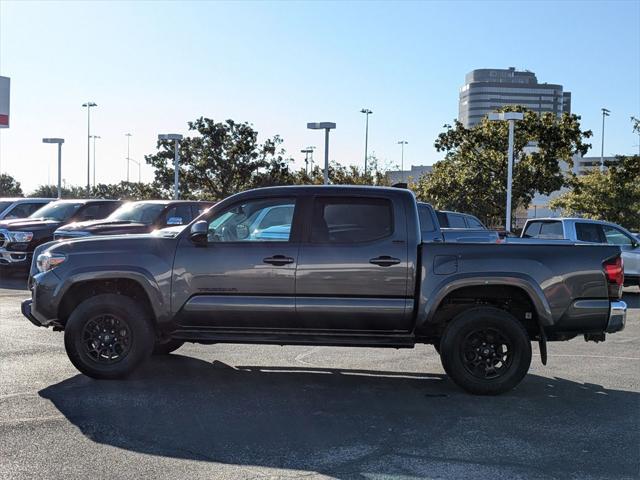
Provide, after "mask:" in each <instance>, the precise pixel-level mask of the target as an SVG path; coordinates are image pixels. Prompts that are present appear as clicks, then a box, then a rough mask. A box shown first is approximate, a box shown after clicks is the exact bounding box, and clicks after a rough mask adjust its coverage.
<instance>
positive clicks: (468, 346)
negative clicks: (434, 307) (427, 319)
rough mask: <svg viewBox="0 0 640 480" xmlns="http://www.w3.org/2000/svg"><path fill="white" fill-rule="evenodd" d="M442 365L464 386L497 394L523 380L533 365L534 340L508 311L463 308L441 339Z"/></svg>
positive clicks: (473, 391) (459, 384)
mask: <svg viewBox="0 0 640 480" xmlns="http://www.w3.org/2000/svg"><path fill="white" fill-rule="evenodd" d="M440 358H441V359H442V366H443V367H444V369H445V371H446V372H447V374H448V375H449V376H450V377H451V379H452V380H453V381H454V382H455V383H456V384H457V385H458V386H459V387H461V388H462V389H464V390H466V391H467V392H469V393H473V394H476V395H497V394H499V393H504V392H507V391H509V390H511V389H512V388H514V387H515V386H516V385H518V384H519V383H520V381H521V380H522V379H523V378H524V376H525V375H526V374H527V372H528V371H529V366H530V365H531V341H530V340H529V336H528V335H527V331H526V330H525V328H524V326H523V325H522V324H521V323H520V322H519V321H518V319H517V318H515V317H514V316H513V315H511V314H510V313H508V312H505V311H504V310H500V309H497V308H493V307H480V308H474V309H471V310H467V311H465V312H462V313H461V314H459V315H458V316H456V317H455V318H454V319H453V320H452V321H451V322H450V323H449V325H448V326H447V328H446V330H445V332H444V335H443V337H442V341H441V343H440Z"/></svg>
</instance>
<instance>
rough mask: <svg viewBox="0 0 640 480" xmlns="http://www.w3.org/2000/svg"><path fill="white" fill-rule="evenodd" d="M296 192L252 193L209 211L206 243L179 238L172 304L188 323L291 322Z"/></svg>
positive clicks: (211, 325) (283, 324)
mask: <svg viewBox="0 0 640 480" xmlns="http://www.w3.org/2000/svg"><path fill="white" fill-rule="evenodd" d="M296 203H297V200H296V198H295V197H277V198H274V197H269V198H251V199H247V200H245V201H239V202H238V203H236V204H233V205H231V206H229V207H228V208H225V209H224V210H222V211H218V212H215V213H213V212H212V214H211V215H210V217H209V219H208V222H209V234H208V244H207V246H206V247H202V246H200V247H198V246H196V245H194V244H193V243H192V242H191V241H190V240H189V238H187V237H185V238H183V239H181V241H180V244H179V245H178V249H177V251H176V258H175V262H174V269H173V272H174V273H173V285H172V309H173V310H174V311H177V312H179V313H178V315H177V323H178V324H179V325H181V326H182V327H194V328H211V329H221V328H222V329H224V328H234V329H242V328H247V329H250V328H291V327H294V326H295V272H296V265H297V261H298V249H299V243H298V242H297V240H296V238H294V237H295V235H294V234H292V232H294V231H295V229H294V228H293V225H294V224H295V222H299V220H294V218H295V217H296V215H297V213H295V212H296V210H297V208H296Z"/></svg>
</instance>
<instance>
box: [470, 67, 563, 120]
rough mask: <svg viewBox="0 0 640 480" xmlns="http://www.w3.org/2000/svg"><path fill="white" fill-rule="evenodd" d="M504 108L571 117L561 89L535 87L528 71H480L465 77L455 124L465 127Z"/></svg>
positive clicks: (543, 84) (538, 84)
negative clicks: (522, 107) (525, 109)
mask: <svg viewBox="0 0 640 480" xmlns="http://www.w3.org/2000/svg"><path fill="white" fill-rule="evenodd" d="M507 105H522V106H524V107H526V108H528V109H529V110H532V111H534V112H539V113H546V112H552V113H554V114H555V115H558V116H560V115H561V114H562V113H565V112H566V113H571V93H570V92H565V91H564V90H563V88H562V85H558V84H551V83H538V79H537V78H536V75H535V73H533V72H530V71H528V70H525V71H522V72H521V71H518V70H516V69H515V68H514V67H511V68H508V69H495V68H491V69H480V70H473V71H471V72H469V73H467V75H466V77H465V84H464V85H463V86H462V88H460V100H459V105H458V120H459V121H460V122H462V124H463V125H464V126H465V127H467V128H468V127H472V126H474V125H476V124H478V123H479V122H480V120H482V118H483V117H484V116H486V115H487V113H489V112H493V111H495V110H497V109H498V108H500V107H504V106H507Z"/></svg>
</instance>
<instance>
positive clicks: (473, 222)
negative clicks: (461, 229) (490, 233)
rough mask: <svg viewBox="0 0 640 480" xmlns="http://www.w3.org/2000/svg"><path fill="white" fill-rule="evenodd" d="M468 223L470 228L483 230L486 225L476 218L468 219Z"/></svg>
mask: <svg viewBox="0 0 640 480" xmlns="http://www.w3.org/2000/svg"><path fill="white" fill-rule="evenodd" d="M467 223H468V224H469V228H481V229H483V230H484V225H483V224H482V223H481V222H480V220H478V219H477V218H475V217H467Z"/></svg>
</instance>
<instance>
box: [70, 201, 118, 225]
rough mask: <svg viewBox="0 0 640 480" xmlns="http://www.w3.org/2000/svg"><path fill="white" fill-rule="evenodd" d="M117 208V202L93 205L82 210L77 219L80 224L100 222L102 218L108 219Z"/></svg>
mask: <svg viewBox="0 0 640 480" xmlns="http://www.w3.org/2000/svg"><path fill="white" fill-rule="evenodd" d="M117 207H118V204H117V203H115V202H108V203H91V204H89V205H87V206H86V207H84V208H82V209H81V210H80V211H79V212H78V215H76V217H75V218H76V220H77V221H80V222H81V221H83V220H100V219H102V218H106V217H108V216H109V214H110V213H111V212H113V211H114V210H115V209H116V208H117Z"/></svg>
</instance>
